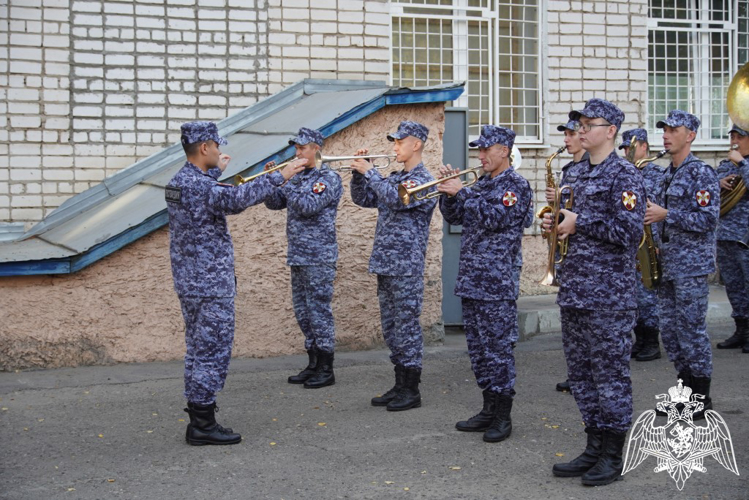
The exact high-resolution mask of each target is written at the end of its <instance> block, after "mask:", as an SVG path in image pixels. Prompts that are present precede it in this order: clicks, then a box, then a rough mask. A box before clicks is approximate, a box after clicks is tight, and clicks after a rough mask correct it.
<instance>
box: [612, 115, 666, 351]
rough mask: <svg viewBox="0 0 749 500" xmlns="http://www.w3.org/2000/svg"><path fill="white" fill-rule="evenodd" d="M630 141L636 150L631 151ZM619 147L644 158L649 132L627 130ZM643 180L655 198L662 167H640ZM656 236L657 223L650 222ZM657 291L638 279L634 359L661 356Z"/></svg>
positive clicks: (642, 129)
mask: <svg viewBox="0 0 749 500" xmlns="http://www.w3.org/2000/svg"><path fill="white" fill-rule="evenodd" d="M632 143H634V144H635V150H634V151H631V150H630V149H631V148H632ZM619 149H623V150H624V156H625V158H630V156H631V158H632V163H634V162H636V161H638V160H642V159H643V158H647V157H648V155H649V154H650V144H649V143H648V132H647V130H645V129H644V128H635V129H632V130H627V131H626V132H624V134H622V143H621V144H620V145H619ZM640 172H642V177H643V179H644V181H645V194H646V196H647V198H648V199H650V200H658V199H659V196H660V193H659V192H658V190H659V189H660V185H661V182H662V180H663V172H664V169H663V168H662V167H659V166H658V165H656V164H655V163H653V162H648V163H645V164H643V165H642V166H641V167H640ZM651 231H652V232H653V237H654V238H656V234H657V232H658V228H657V227H653V226H651ZM659 334H660V330H659V329H658V292H657V291H656V290H651V289H649V288H647V287H646V286H645V285H644V284H643V283H642V280H639V281H638V283H637V323H636V324H635V343H634V344H633V345H632V357H633V358H634V359H635V360H637V361H652V360H654V359H659V358H660V357H661V346H660V343H659V342H658V335H659Z"/></svg>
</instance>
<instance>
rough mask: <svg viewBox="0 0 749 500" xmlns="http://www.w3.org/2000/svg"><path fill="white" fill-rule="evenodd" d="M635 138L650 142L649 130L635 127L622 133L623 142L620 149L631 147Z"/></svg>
mask: <svg viewBox="0 0 749 500" xmlns="http://www.w3.org/2000/svg"><path fill="white" fill-rule="evenodd" d="M634 139H637V140H638V141H640V142H648V131H647V130H645V129H644V128H633V129H632V130H627V131H626V132H624V133H623V134H622V143H621V144H619V149H624V148H628V147H630V146H631V145H632V141H633V140H634Z"/></svg>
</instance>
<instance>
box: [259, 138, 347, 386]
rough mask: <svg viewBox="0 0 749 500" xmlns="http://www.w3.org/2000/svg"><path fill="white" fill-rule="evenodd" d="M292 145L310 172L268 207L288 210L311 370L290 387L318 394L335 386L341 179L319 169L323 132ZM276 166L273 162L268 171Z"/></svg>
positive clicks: (291, 258) (289, 260)
mask: <svg viewBox="0 0 749 500" xmlns="http://www.w3.org/2000/svg"><path fill="white" fill-rule="evenodd" d="M289 144H293V145H294V146H295V148H296V155H297V158H304V159H306V160H307V161H308V163H307V168H306V169H305V170H304V171H303V172H302V173H300V174H299V175H296V176H295V177H294V178H293V179H291V181H289V182H287V183H286V184H284V185H283V186H281V187H279V188H276V189H275V190H273V194H272V195H271V196H269V197H268V198H266V200H265V206H266V207H268V208H270V209H271V210H283V209H284V208H288V216H287V219H286V237H287V239H288V240H289V247H288V255H287V257H286V264H287V265H288V266H290V267H291V298H292V302H293V304H294V315H295V316H296V320H297V323H298V324H299V328H300V329H301V330H302V333H303V334H304V339H305V340H304V347H305V349H306V350H307V355H308V357H309V363H308V364H307V367H306V368H305V369H304V370H302V371H301V372H300V373H299V374H298V375H292V376H291V377H289V383H290V384H304V387H305V388H307V389H317V388H320V387H325V386H328V385H333V384H335V374H334V373H333V353H334V350H335V326H334V324H333V309H332V307H331V302H332V300H333V281H334V280H335V275H336V262H337V261H338V243H337V241H336V229H335V219H336V213H337V212H338V202H339V201H340V199H341V195H342V194H343V187H342V185H341V177H340V176H339V175H338V174H337V173H336V172H333V171H332V170H330V168H329V166H328V165H327V164H323V165H321V167H320V168H315V155H316V154H318V153H319V151H320V150H321V148H322V145H323V136H322V134H321V133H320V132H319V131H318V130H312V129H308V128H304V127H302V128H300V129H299V133H298V134H297V136H296V137H295V138H293V139H291V140H290V141H289ZM272 166H273V164H272V163H269V164H268V165H266V168H270V167H272Z"/></svg>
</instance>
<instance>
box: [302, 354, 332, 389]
mask: <svg viewBox="0 0 749 500" xmlns="http://www.w3.org/2000/svg"><path fill="white" fill-rule="evenodd" d="M333 357H334V355H333V353H332V352H323V351H320V352H318V353H317V367H316V368H315V374H314V375H312V376H311V377H310V378H308V379H307V381H306V382H305V383H304V388H305V389H319V388H320V387H327V386H329V385H333V384H335V373H333Z"/></svg>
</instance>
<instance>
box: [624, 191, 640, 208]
mask: <svg viewBox="0 0 749 500" xmlns="http://www.w3.org/2000/svg"><path fill="white" fill-rule="evenodd" d="M622 204H623V205H624V208H626V209H627V210H632V209H633V208H635V207H636V206H637V195H636V194H635V193H633V192H632V191H624V192H623V193H622Z"/></svg>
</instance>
